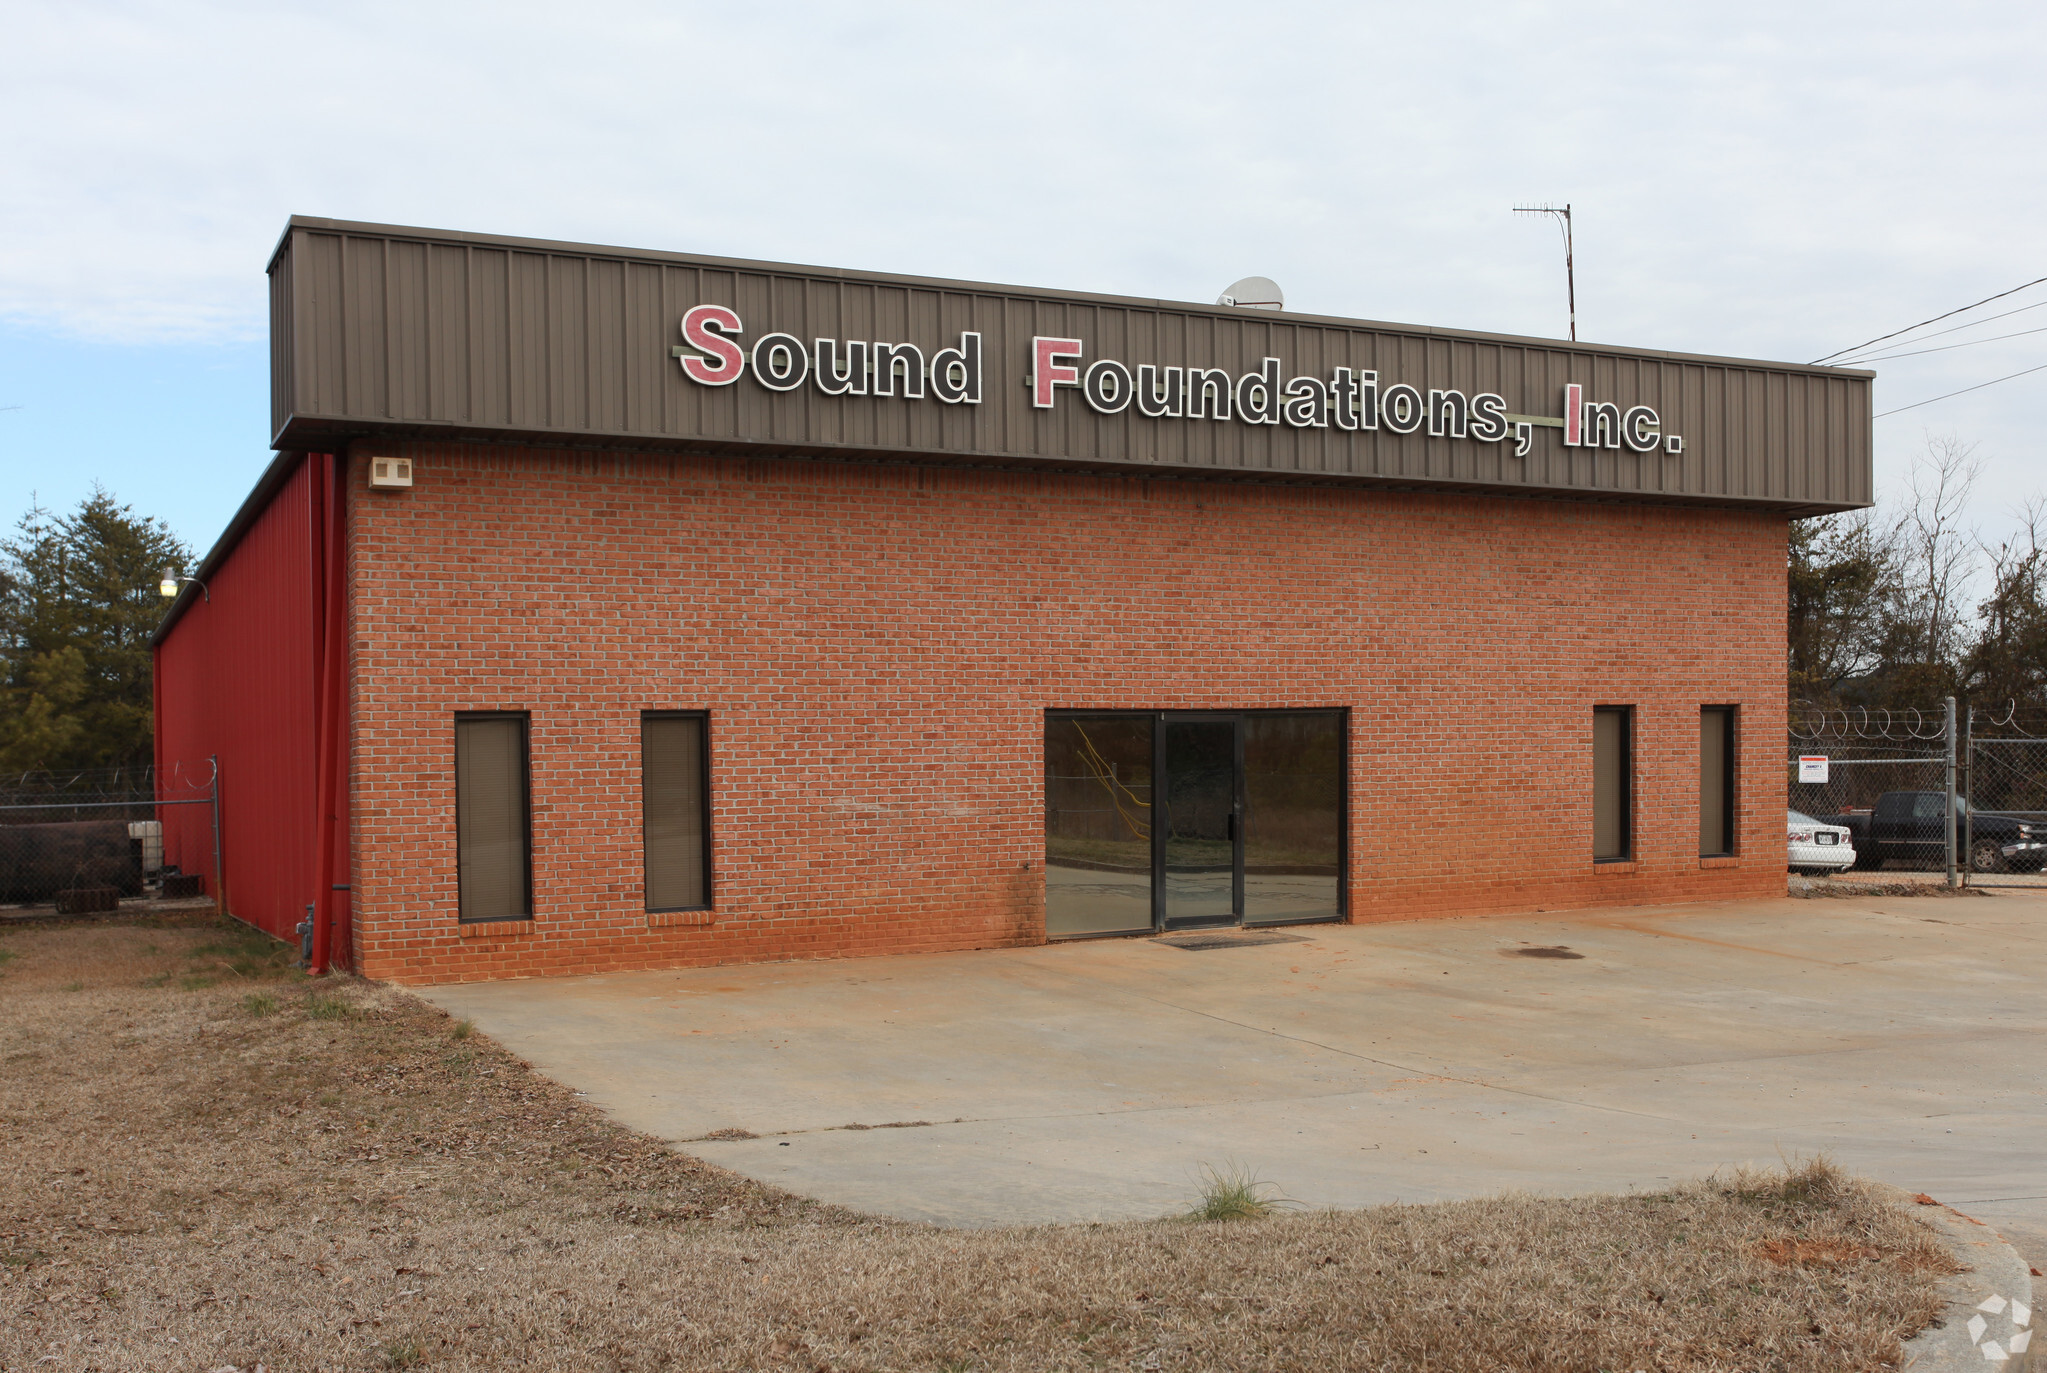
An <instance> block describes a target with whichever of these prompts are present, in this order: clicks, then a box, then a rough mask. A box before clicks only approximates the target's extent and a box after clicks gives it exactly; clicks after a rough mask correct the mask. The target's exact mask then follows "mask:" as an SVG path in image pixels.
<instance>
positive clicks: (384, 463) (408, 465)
mask: <svg viewBox="0 0 2047 1373" xmlns="http://www.w3.org/2000/svg"><path fill="white" fill-rule="evenodd" d="M411 485H412V459H411V458H371V459H370V489H371V490H382V491H402V490H404V489H405V488H406V487H408V486H411Z"/></svg>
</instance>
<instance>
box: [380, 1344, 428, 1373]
mask: <svg viewBox="0 0 2047 1373" xmlns="http://www.w3.org/2000/svg"><path fill="white" fill-rule="evenodd" d="M382 1353H383V1358H384V1367H386V1368H414V1367H417V1366H418V1365H419V1364H420V1363H422V1362H424V1361H425V1359H426V1351H425V1350H424V1349H421V1348H420V1347H419V1341H418V1340H392V1341H390V1342H388V1343H387V1344H385V1346H384V1348H383V1351H382Z"/></svg>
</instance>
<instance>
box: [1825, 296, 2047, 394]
mask: <svg viewBox="0 0 2047 1373" xmlns="http://www.w3.org/2000/svg"><path fill="white" fill-rule="evenodd" d="M2041 282H2047V277H2038V278H2036V279H2034V280H2032V281H2029V282H2027V283H2026V284H2025V285H2024V286H2014V287H2012V288H2011V289H2010V290H2009V291H1999V292H1998V293H1997V294H1996V295H1994V296H1985V297H1983V299H1981V300H1979V301H1977V302H1976V303H1975V304H1974V305H1964V306H1963V307H1962V308H1961V309H1959V310H1950V311H1948V312H1947V313H1946V314H1944V315H1935V316H1934V317H1933V318H1932V319H1922V320H1920V321H1919V322H1918V323H1917V324H1912V325H1907V326H1906V327H1905V328H1903V329H1894V330H1892V331H1891V332H1890V333H1888V334H1878V335H1877V336H1876V337H1875V338H1873V339H1865V340H1863V341H1862V342H1861V343H1858V344H1856V345H1855V346H1854V347H1852V348H1837V349H1835V350H1834V351H1833V352H1831V353H1829V354H1827V356H1826V357H1821V358H1814V359H1813V360H1812V361H1811V362H1810V363H1808V364H1807V365H1808V366H1811V367H1820V366H1824V365H1825V364H1826V361H1827V358H1838V357H1840V356H1842V355H1843V354H1845V353H1859V352H1861V351H1862V350H1863V349H1865V348H1867V347H1869V346H1870V345H1872V344H1877V343H1882V342H1883V341H1884V340H1885V339H1890V338H1897V337H1898V336H1899V335H1900V334H1909V333H1911V332H1912V331H1913V330H1914V329H1924V328H1925V327H1926V326H1927V325H1929V324H1938V323H1940V321H1942V320H1944V319H1952V318H1954V317H1955V316H1956V315H1960V314H1966V313H1967V312H1968V311H1970V310H1973V309H1975V308H1976V306H1977V305H1988V304H1989V303H1990V302H1991V301H1993V300H2003V299H2004V298H2005V297H2006V296H2015V295H2017V294H2018V293H2019V292H2021V291H2023V290H2026V289H2028V288H2030V287H2033V286H2038V285H2039V284H2040V283H2041ZM1984 385H1986V386H1987V385H1989V383H1988V382H1985V383H1984ZM1956 394H1958V395H1959V394H1960V393H1959V392H1957V393H1956ZM1924 403H1925V402H1923V401H1922V402H1921V404H1924Z"/></svg>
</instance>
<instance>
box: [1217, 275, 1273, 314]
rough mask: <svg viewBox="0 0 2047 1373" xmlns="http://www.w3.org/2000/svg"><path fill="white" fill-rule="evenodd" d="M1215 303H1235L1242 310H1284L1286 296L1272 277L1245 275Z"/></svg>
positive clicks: (1218, 297)
mask: <svg viewBox="0 0 2047 1373" xmlns="http://www.w3.org/2000/svg"><path fill="white" fill-rule="evenodd" d="M1215 303H1216V304H1218V305H1234V306H1236V307H1237V308H1238V309H1241V310H1284V309H1286V296H1285V295H1283V294H1282V293H1281V292H1280V289H1279V283H1278V282H1276V281H1274V280H1273V279H1272V278H1271V277H1245V278H1244V279H1243V280H1242V281H1240V282H1238V283H1237V284H1236V285H1234V286H1232V287H1230V289H1229V290H1227V291H1224V292H1223V293H1222V294H1221V295H1219V296H1217V297H1216V298H1215Z"/></svg>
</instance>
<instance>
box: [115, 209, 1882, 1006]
mask: <svg viewBox="0 0 2047 1373" xmlns="http://www.w3.org/2000/svg"><path fill="white" fill-rule="evenodd" d="M270 276H271V283H272V301H273V305H272V320H273V342H272V356H273V373H274V380H273V388H272V397H273V418H274V426H273V432H274V440H273V443H274V446H275V447H276V449H277V450H278V456H277V458H276V460H275V461H274V462H273V464H272V465H271V467H270V469H269V470H268V472H267V473H266V474H265V476H264V477H263V479H262V481H261V482H260V483H259V484H258V486H257V488H256V490H255V492H254V493H253V494H252V495H251V496H250V497H249V499H248V501H247V502H246V503H245V504H244V506H243V507H242V510H241V512H240V513H239V514H238V515H237V516H236V517H235V519H234V521H233V523H232V524H231V526H230V527H229V529H228V531H227V533H226V535H225V536H224V537H223V538H222V539H221V541H220V543H219V544H218V545H217V546H216V547H215V548H214V550H213V551H212V552H211V553H210V554H209V555H208V557H207V558H206V560H205V562H204V563H203V564H202V565H201V566H200V567H199V568H198V569H195V570H194V575H195V577H196V579H197V583H198V584H197V585H188V586H187V587H186V588H185V589H184V591H183V593H182V594H181V595H180V596H179V598H178V600H177V601H176V602H175V603H174V604H173V605H172V606H171V609H170V612H169V614H168V615H167V617H166V619H165V622H164V625H163V628H162V629H161V630H160V631H159V632H158V634H157V638H156V654H157V683H158V688H157V690H158V703H157V713H158V731H157V741H158V742H157V747H158V754H159V762H160V763H161V764H162V765H163V766H165V767H171V766H175V765H177V764H179V763H181V762H184V761H186V760H191V759H200V758H206V757H209V756H217V757H218V759H219V764H220V778H221V793H220V795H221V810H222V816H223V826H224V832H223V836H222V852H223V860H222V861H223V866H224V868H225V872H224V873H211V871H210V860H206V859H199V858H195V860H194V863H193V864H192V865H191V866H196V867H203V868H206V869H207V870H208V871H209V875H210V879H211V880H212V881H214V882H216V883H219V884H220V885H221V887H222V888H223V889H224V894H225V899H226V901H227V904H228V905H229V907H230V908H231V909H232V910H233V912H234V913H235V914H236V915H238V916H240V917H242V918H243V919H246V920H249V921H252V922H254V923H256V924H258V925H261V926H263V927H264V928H266V929H270V930H273V931H275V932H277V933H280V934H287V935H288V934H289V933H290V932H291V931H292V930H293V929H294V928H295V927H296V926H298V925H299V923H300V921H301V920H302V919H305V918H307V917H308V916H310V925H311V927H312V928H313V929H314V930H315V932H316V939H315V944H316V949H315V956H316V958H317V959H320V960H331V961H332V962H334V963H341V964H347V965H350V966H353V967H355V968H358V969H359V970H361V971H362V972H364V973H366V974H368V975H370V976H374V977H386V978H393V979H397V980H400V981H410V982H432V981H447V980H456V979H469V978H486V977H506V976H524V975H533V974H552V973H573V972H596V971H605V970H612V969H622V968H642V967H661V966H673V965H684V964H700V963H712V962H720V961H734V960H749V959H771V958H790V957H810V956H840V955H853V954H865V953H887V952H906V951H915V950H937V949H965V948H981V947H990V946H998V945H1017V944H1032V943H1037V942H1040V941H1043V940H1046V939H1059V938H1069V937H1079V936H1090V935H1110V934H1127V933H1133V932H1150V931H1153V930H1156V929H1177V928H1194V927H1202V926H1208V925H1238V924H1245V925H1255V924H1279V923H1296V922H1305V921H1314V920H1384V919H1393V918H1404V917H1413V916H1417V915H1435V914H1444V915H1448V914H1467V913H1484V912H1496V911H1510V910H1527V909H1531V908H1534V907H1543V908H1548V909H1557V908H1562V907H1569V906H1581V905H1589V904H1595V903H1628V902H1657V901H1676V900H1688V899H1697V898H1722V897H1743V896H1760V895H1767V894H1775V893H1780V892H1781V891H1782V890H1783V880H1784V850H1783V847H1782V832H1781V829H1780V827H1779V823H1778V822H1779V820H1780V819H1781V812H1782V809H1783V805H1784V792H1785V779H1784V761H1783V759H1784V755H1783V752H1782V749H1781V744H1782V740H1783V723H1784V721H1783V713H1784V688H1783V681H1784V678H1783V670H1784V669H1783V646H1784V639H1783V634H1784V599H1783V598H1784V558H1785V530H1786V521H1787V519H1788V518H1790V517H1793V516H1797V515H1804V514H1812V513H1816V512H1820V511H1829V510H1844V509H1851V508H1855V507H1858V506H1862V505H1866V504H1868V502H1869V494H1870V481H1871V473H1870V390H1869V374H1867V373H1864V372H1854V371H1844V370H1839V369H1830V368H1815V367H1805V366H1797V365H1790V364H1777V363H1754V362H1742V361H1735V360H1729V359H1724V358H1709V357H1694V356H1688V355H1680V354H1671V353H1658V352H1647V351H1642V350H1629V349H1620V348H1610V347H1604V346H1595V345H1589V344H1576V343H1569V344H1567V343H1561V342H1556V341H1548V340H1535V339H1522V338H1507V337H1500V336H1493V335H1483V334H1473V333H1467V332H1457V331H1450V330H1441V329H1432V328H1417V327H1409V326H1397V325H1385V324H1374V323H1363V322H1359V321H1354V320H1341V319H1329V318H1321V317H1314V316H1305V315H1300V314H1295V313H1290V312H1278V311H1273V310H1265V309H1246V308H1242V307H1237V306H1231V305H1217V306H1203V305H1185V304H1172V303H1166V302H1158V301H1140V300H1127V299H1122V298H1117V297H1107V296H1086V295H1074V294H1061V293H1052V292H1043V291H1035V290H1023V289H1018V288H1013V287H1002V286H988V285H981V284H974V283H964V282H952V281H935V280H923V279H914V278H903V277H892V276H885V275H880V274H873V273H857V272H841V271H825V270H819V269H814V268H802V267H789V266H782V265H777V264H770V263H757V262H743V261H733V260H727V259H712V258H702V257H693V256H686V255H680V254H668V253H651V252H629V251H623V250H616V249H608V248H593V247H587V246H580V245H571V244H560V243H543V242H534V241H529V240H517V239H506V238H498V237H491V236H486V235H474V234H454V233H441V232H429V231H422V230H412V229H397V228H390V227H386V226H376V225H363V224H348V223H338V222H333V221H325V220H311V219H294V220H293V221H292V223H291V225H290V227H289V229H288V230H287V232H286V234H285V236H284V239H283V241H282V242H281V243H280V245H279V247H278V250H277V254H276V256H275V258H274V259H273V261H272V263H271V268H270ZM185 823H187V821H186V820H185V818H184V817H182V816H180V815H174V814H170V813H167V814H166V816H165V827H166V842H167V844H173V845H175V844H176V843H177V841H178V835H177V833H176V828H177V827H178V826H179V825H182V824H185ZM192 823H197V821H196V819H195V820H194V821H193V822H192ZM200 848H201V846H199V845H198V844H196V843H192V844H188V845H186V849H187V851H190V852H192V853H194V854H197V853H198V852H199V851H200Z"/></svg>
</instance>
